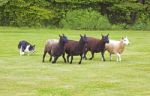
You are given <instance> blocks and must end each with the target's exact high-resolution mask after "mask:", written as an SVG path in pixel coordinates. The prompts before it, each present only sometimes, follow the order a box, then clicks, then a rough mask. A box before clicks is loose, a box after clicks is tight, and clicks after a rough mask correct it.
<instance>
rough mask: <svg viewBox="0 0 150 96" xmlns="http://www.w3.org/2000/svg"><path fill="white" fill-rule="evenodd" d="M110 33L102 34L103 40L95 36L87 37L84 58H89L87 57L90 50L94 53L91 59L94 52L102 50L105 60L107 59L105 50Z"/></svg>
mask: <svg viewBox="0 0 150 96" xmlns="http://www.w3.org/2000/svg"><path fill="white" fill-rule="evenodd" d="M108 35H109V34H108ZM108 35H106V36H103V35H102V38H101V40H100V39H96V38H93V37H87V44H86V46H85V48H84V57H83V58H85V59H87V58H86V53H87V52H88V51H90V52H91V54H92V56H91V58H90V59H89V60H92V59H93V57H94V53H98V52H101V55H102V59H103V61H105V58H104V52H105V44H106V43H109V38H108Z"/></svg>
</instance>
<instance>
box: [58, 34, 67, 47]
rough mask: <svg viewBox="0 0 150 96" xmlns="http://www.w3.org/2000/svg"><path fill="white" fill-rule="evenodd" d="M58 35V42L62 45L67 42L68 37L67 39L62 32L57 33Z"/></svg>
mask: <svg viewBox="0 0 150 96" xmlns="http://www.w3.org/2000/svg"><path fill="white" fill-rule="evenodd" d="M59 37H60V41H59V42H60V43H61V44H63V45H64V44H65V43H67V42H68V39H67V37H66V36H65V35H64V34H63V35H62V36H60V35H59Z"/></svg>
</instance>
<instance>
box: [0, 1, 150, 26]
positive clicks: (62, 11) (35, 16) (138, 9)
mask: <svg viewBox="0 0 150 96" xmlns="http://www.w3.org/2000/svg"><path fill="white" fill-rule="evenodd" d="M88 9H91V10H90V11H88V12H87V11H85V12H83V10H88ZM80 11H81V12H80ZM79 14H80V16H81V18H78V16H79ZM98 14H99V16H100V17H102V16H101V15H103V16H105V17H104V18H103V19H104V20H101V21H104V22H103V23H102V24H99V23H101V21H100V22H99V23H97V22H95V17H96V16H98ZM72 15H74V16H72ZM86 15H88V16H86ZM95 15H96V16H95ZM70 16H71V17H70ZM76 16H77V17H76ZM82 16H83V17H82ZM99 16H98V17H97V18H99ZM84 17H85V18H84ZM90 17H91V18H90ZM89 18H90V19H89ZM68 19H69V20H70V19H72V20H73V22H72V21H69V22H66V20H68ZM75 19H76V20H77V21H75ZM86 19H87V20H88V21H86V22H85V20H86ZM106 19H108V20H106ZM90 20H91V21H90ZM92 20H93V21H92ZM98 20H99V19H98ZM105 21H106V24H107V21H109V23H110V24H112V25H113V26H117V27H120V25H121V26H123V27H120V28H125V29H128V28H132V29H150V28H149V27H148V26H149V25H150V0H0V26H19V27H21V26H29V27H32V26H38V27H39V26H54V27H62V26H64V27H66V26H67V27H69V28H73V29H108V28H110V27H109V26H106V27H105V28H102V27H103V26H97V25H103V24H105ZM93 22H94V23H93ZM85 23H88V24H85ZM92 23H93V24H92ZM68 24H69V26H68ZM77 24H81V26H79V25H77ZM114 24H115V25H114ZM118 25H119V26H118ZM93 26H94V27H93ZM113 28H115V27H113Z"/></svg>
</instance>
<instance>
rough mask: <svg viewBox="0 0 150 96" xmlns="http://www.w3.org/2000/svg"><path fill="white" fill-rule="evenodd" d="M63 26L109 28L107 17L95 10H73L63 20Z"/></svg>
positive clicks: (72, 27)
mask: <svg viewBox="0 0 150 96" xmlns="http://www.w3.org/2000/svg"><path fill="white" fill-rule="evenodd" d="M61 25H62V27H65V28H71V29H105V28H107V29H109V28H110V23H109V21H108V19H107V18H105V17H104V16H102V15H100V14H99V13H98V12H96V11H93V10H90V9H89V10H73V11H69V12H67V14H66V17H65V18H64V19H62V21H61Z"/></svg>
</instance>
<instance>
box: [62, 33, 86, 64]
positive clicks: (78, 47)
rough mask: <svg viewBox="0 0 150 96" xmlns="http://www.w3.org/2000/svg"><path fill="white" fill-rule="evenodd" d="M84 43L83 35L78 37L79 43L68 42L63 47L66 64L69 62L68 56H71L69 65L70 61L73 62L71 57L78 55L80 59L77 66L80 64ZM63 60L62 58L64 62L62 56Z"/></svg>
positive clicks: (84, 37)
mask: <svg viewBox="0 0 150 96" xmlns="http://www.w3.org/2000/svg"><path fill="white" fill-rule="evenodd" d="M86 43H87V37H86V35H84V36H81V35H80V40H79V41H74V40H69V41H68V42H67V43H66V45H65V53H67V62H69V57H70V56H71V61H70V64H71V63H72V60H73V56H78V55H80V57H81V58H80V61H79V64H81V62H82V55H83V52H84V45H85V44H86ZM63 58H64V61H65V62H66V59H65V54H64V55H63Z"/></svg>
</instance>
